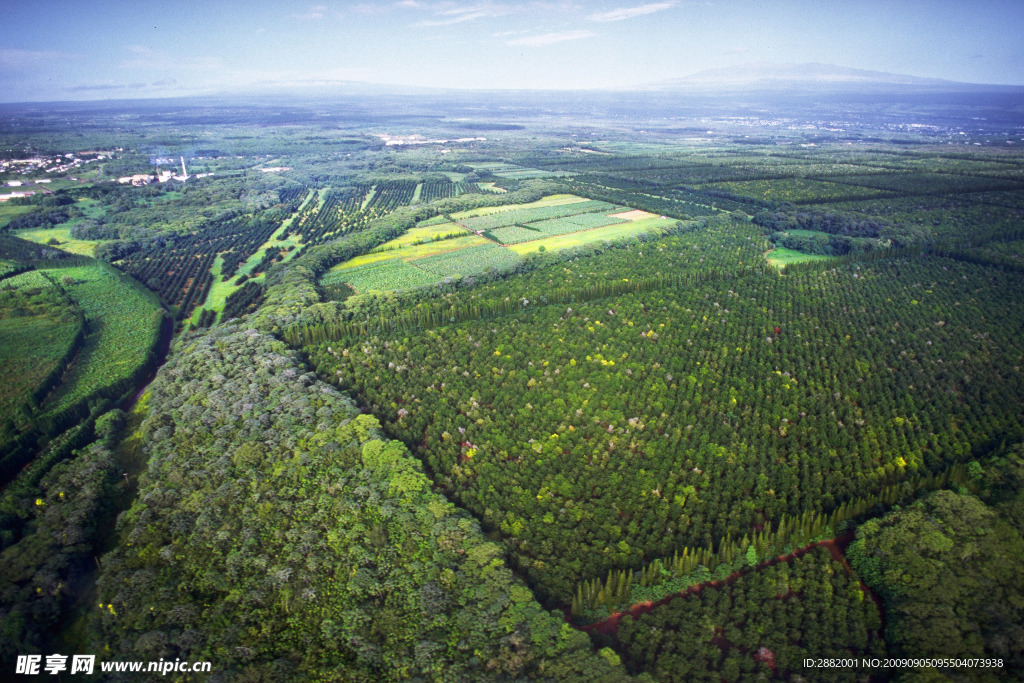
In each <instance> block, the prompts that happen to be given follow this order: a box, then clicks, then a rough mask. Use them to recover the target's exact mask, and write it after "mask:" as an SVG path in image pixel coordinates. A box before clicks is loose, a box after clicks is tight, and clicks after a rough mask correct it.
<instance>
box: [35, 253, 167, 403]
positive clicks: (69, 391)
mask: <svg viewBox="0 0 1024 683" xmlns="http://www.w3.org/2000/svg"><path fill="white" fill-rule="evenodd" d="M44 272H46V273H48V274H50V275H51V276H53V277H55V278H57V279H58V280H61V281H64V279H65V278H70V280H69V282H70V284H68V285H65V289H66V291H67V293H68V296H69V297H70V298H71V299H72V300H73V301H74V302H75V303H76V304H77V305H78V306H79V307H80V308H81V309H82V312H83V313H84V314H85V317H86V320H87V321H88V325H89V334H88V336H86V338H85V344H84V346H83V347H82V350H81V352H80V354H79V358H78V360H77V361H76V362H75V364H74V366H73V367H72V368H71V370H70V372H69V373H68V376H67V377H66V378H65V381H64V383H63V384H61V386H60V387H59V388H58V389H57V390H56V391H55V392H54V394H53V395H52V396H51V397H50V399H49V401H48V403H47V405H46V408H47V410H48V411H49V412H59V411H61V410H64V409H66V408H68V407H70V406H72V405H74V404H75V403H76V402H78V401H80V400H82V399H84V398H86V397H88V396H91V395H93V394H95V393H96V392H100V391H103V390H105V389H107V388H108V387H113V386H116V385H118V384H119V383H120V382H122V381H123V380H125V379H126V378H129V377H131V376H132V375H133V373H135V372H136V370H137V369H138V368H140V367H141V366H143V365H144V364H145V363H146V361H147V358H148V356H149V354H150V351H151V350H152V349H153V348H154V346H155V345H156V341H157V337H158V334H159V329H160V320H161V310H160V306H159V304H158V302H157V300H156V297H155V296H154V295H153V294H152V293H150V292H148V291H146V289H145V288H143V287H142V286H141V285H139V284H138V283H136V282H135V281H134V280H132V279H131V278H130V277H128V276H127V275H123V274H121V273H119V272H118V271H116V270H115V269H114V268H112V267H111V266H108V265H107V264H105V263H102V262H100V261H96V262H94V263H93V264H91V265H87V266H76V267H73V268H54V269H47V270H46V271H44Z"/></svg>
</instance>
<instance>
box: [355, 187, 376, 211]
mask: <svg viewBox="0 0 1024 683" xmlns="http://www.w3.org/2000/svg"><path fill="white" fill-rule="evenodd" d="M375 194H377V186H376V185H374V186H373V187H371V188H370V191H369V192H367V193H366V198H365V199H364V200H363V203H362V204H360V205H359V210H360V211H366V207H367V206H369V204H370V201H371V200H372V199H373V196H374V195H375Z"/></svg>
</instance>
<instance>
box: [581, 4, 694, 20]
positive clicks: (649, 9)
mask: <svg viewBox="0 0 1024 683" xmlns="http://www.w3.org/2000/svg"><path fill="white" fill-rule="evenodd" d="M675 4H676V3H675V2H652V3H648V4H646V5H638V6H637V7H620V8H619V9H613V10H609V11H608V12H598V13H596V14H591V15H590V16H589V17H587V19H590V20H591V21H600V22H609V21H622V20H624V19H632V18H633V17H642V16H644V15H645V14H654V13H655V12H661V11H662V10H667V9H669V8H670V7H673V6H674V5H675Z"/></svg>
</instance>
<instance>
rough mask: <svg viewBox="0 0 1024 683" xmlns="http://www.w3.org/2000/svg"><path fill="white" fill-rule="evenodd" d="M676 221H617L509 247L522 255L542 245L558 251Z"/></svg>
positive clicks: (661, 227)
mask: <svg viewBox="0 0 1024 683" xmlns="http://www.w3.org/2000/svg"><path fill="white" fill-rule="evenodd" d="M674 222H675V221H671V220H668V219H661V218H645V219H643V220H639V221H632V222H627V223H617V224H615V225H608V226H605V227H603V228H594V229H592V230H585V231H583V232H573V233H569V234H566V235H555V236H552V237H544V238H541V239H538V240H534V241H532V242H524V243H520V244H513V245H510V246H509V249H510V250H511V251H514V252H516V253H517V254H520V255H524V254H529V253H531V252H535V251H538V250H539V249H540V248H541V247H544V249H545V250H547V251H558V250H559V249H568V248H569V247H579V246H583V245H584V244H593V243H594V242H613V241H615V240H621V239H625V238H627V237H635V236H636V235H640V234H642V233H645V232H658V231H660V230H661V229H663V228H667V227H668V226H670V225H672V223H674Z"/></svg>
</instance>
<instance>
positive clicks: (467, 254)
mask: <svg viewBox="0 0 1024 683" xmlns="http://www.w3.org/2000/svg"><path fill="white" fill-rule="evenodd" d="M519 260H520V259H519V255H518V254H516V253H515V252H514V251H511V250H509V249H506V248H505V247H499V246H498V245H496V244H481V245H480V246H477V247H470V248H469V249H459V250H457V251H451V252H448V253H446V254H439V255H437V256H427V257H425V258H420V259H416V260H415V261H414V262H413V265H415V266H416V267H417V268H422V269H423V270H426V271H429V272H431V273H434V274H436V275H440V276H441V277H455V276H461V275H472V274H473V273H479V272H481V271H486V270H488V269H490V268H503V267H505V266H512V265H515V264H516V263H518V262H519Z"/></svg>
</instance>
